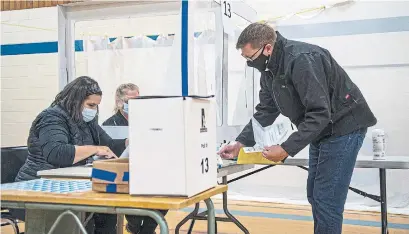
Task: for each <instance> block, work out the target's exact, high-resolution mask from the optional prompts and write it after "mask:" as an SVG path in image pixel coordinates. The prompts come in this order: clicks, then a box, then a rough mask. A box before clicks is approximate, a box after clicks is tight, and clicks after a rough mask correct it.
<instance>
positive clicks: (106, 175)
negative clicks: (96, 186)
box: [91, 168, 116, 182]
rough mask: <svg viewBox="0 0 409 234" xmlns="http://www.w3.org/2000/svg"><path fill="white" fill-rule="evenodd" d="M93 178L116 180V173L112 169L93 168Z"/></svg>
mask: <svg viewBox="0 0 409 234" xmlns="http://www.w3.org/2000/svg"><path fill="white" fill-rule="evenodd" d="M91 177H92V178H95V179H99V180H105V181H109V182H114V181H115V178H116V173H115V172H111V171H105V170H101V169H96V168H92V174H91Z"/></svg>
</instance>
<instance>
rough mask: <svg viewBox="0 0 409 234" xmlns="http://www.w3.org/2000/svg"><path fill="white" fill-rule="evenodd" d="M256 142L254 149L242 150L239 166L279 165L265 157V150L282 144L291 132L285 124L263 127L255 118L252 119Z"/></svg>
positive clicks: (245, 148)
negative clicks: (267, 147)
mask: <svg viewBox="0 0 409 234" xmlns="http://www.w3.org/2000/svg"><path fill="white" fill-rule="evenodd" d="M251 123H252V127H253V134H254V141H255V142H256V144H255V145H254V146H253V147H243V148H242V149H240V152H239V156H238V159H237V164H265V165H267V164H279V163H280V162H279V163H276V162H273V161H270V160H268V159H266V158H264V157H263V154H262V152H263V150H264V148H265V147H266V146H272V145H277V144H280V143H281V142H282V141H283V139H284V137H285V136H286V135H287V133H288V132H289V130H288V129H289V128H286V127H285V123H284V122H281V123H276V124H273V125H271V126H267V127H263V126H261V124H260V123H259V122H258V121H257V120H256V119H255V118H254V117H253V118H252V119H251Z"/></svg>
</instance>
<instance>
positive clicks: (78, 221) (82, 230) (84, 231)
mask: <svg viewBox="0 0 409 234" xmlns="http://www.w3.org/2000/svg"><path fill="white" fill-rule="evenodd" d="M66 215H70V216H72V217H73V218H74V221H75V222H76V223H77V225H78V227H79V228H80V230H81V232H82V233H84V234H87V231H86V230H85V228H84V226H83V225H82V222H81V220H80V219H79V218H78V216H77V215H75V214H74V213H73V212H72V211H70V210H66V211H64V212H62V213H61V214H60V215H59V216H58V217H57V220H55V222H54V224H53V226H51V228H50V231H48V234H53V233H54V232H55V230H56V228H57V225H58V224H59V223H60V221H61V220H62V218H63V217H64V216H66ZM56 233H57V232H56Z"/></svg>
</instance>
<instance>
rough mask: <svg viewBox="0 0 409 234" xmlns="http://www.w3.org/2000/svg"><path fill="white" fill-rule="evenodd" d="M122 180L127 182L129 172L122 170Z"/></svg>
mask: <svg viewBox="0 0 409 234" xmlns="http://www.w3.org/2000/svg"><path fill="white" fill-rule="evenodd" d="M122 181H125V182H128V181H129V172H128V171H126V172H124V176H123V177H122Z"/></svg>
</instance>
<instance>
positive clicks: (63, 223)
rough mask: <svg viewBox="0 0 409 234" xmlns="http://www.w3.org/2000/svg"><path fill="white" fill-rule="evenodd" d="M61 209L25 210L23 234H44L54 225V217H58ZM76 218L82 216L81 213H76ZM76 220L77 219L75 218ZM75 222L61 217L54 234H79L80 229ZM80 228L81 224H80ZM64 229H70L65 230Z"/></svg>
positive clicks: (69, 218)
mask: <svg viewBox="0 0 409 234" xmlns="http://www.w3.org/2000/svg"><path fill="white" fill-rule="evenodd" d="M62 212H63V209H61V210H60V211H59V210H41V209H26V218H25V227H26V228H25V232H24V233H26V234H46V233H48V232H49V230H50V229H51V228H52V226H53V225H54V224H55V222H57V221H56V217H60V216H61V214H62ZM76 213H77V215H78V216H80V217H81V216H82V213H81V212H76ZM77 218H78V217H77ZM75 221H76V220H73V219H72V218H71V217H67V216H65V215H64V216H61V217H60V219H59V221H58V223H59V225H58V226H55V227H54V233H58V234H74V233H75V234H79V233H81V228H80V227H79V226H78V225H76V224H75ZM81 226H82V223H81ZM66 227H71V228H70V229H67V228H66Z"/></svg>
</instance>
